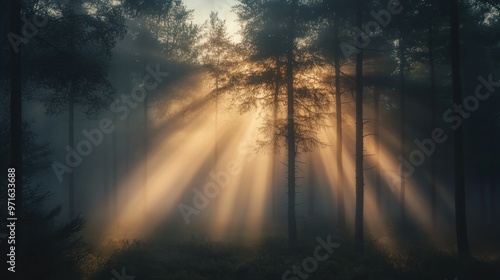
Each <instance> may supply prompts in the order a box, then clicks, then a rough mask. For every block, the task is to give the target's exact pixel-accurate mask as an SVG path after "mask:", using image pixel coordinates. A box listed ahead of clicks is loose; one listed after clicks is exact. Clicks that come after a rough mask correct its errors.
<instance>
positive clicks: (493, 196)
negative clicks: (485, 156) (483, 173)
mask: <svg viewBox="0 0 500 280" xmlns="http://www.w3.org/2000/svg"><path fill="white" fill-rule="evenodd" d="M490 162H491V164H490V168H491V169H490V207H491V208H490V210H491V213H490V216H491V217H490V218H491V221H492V222H494V221H495V220H496V205H497V204H496V201H497V189H496V188H497V187H498V186H497V184H498V179H497V178H498V177H497V176H498V175H497V174H496V172H497V170H498V169H497V168H498V164H497V163H496V161H495V160H494V159H493V157H490Z"/></svg>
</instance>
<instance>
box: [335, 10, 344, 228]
mask: <svg viewBox="0 0 500 280" xmlns="http://www.w3.org/2000/svg"><path fill="white" fill-rule="evenodd" d="M333 24H334V30H333V32H334V33H333V37H334V42H335V50H334V54H333V55H334V58H333V60H334V64H335V112H336V113H337V118H336V121H337V143H336V144H337V190H338V198H337V203H338V205H337V209H338V210H337V224H338V227H339V229H341V230H343V229H345V204H344V185H343V184H344V166H343V165H342V149H343V144H342V98H341V88H340V50H339V45H340V44H338V42H339V28H340V27H339V25H340V19H339V15H338V13H337V14H336V15H335V18H334V23H333Z"/></svg>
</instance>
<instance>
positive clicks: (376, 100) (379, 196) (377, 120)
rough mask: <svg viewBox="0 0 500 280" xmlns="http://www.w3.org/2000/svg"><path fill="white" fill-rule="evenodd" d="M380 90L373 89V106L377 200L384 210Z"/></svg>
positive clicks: (378, 206) (380, 208)
mask: <svg viewBox="0 0 500 280" xmlns="http://www.w3.org/2000/svg"><path fill="white" fill-rule="evenodd" d="M379 101H380V92H379V91H378V89H377V88H376V87H375V88H374V91H373V107H374V112H375V113H374V114H375V118H374V119H375V124H374V125H375V132H374V134H375V157H376V158H375V161H376V164H375V195H376V200H377V209H378V210H379V211H381V210H382V187H381V179H380V177H381V176H380V173H381V172H382V167H381V166H380V112H379V110H380V106H379Z"/></svg>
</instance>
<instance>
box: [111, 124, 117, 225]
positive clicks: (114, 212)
mask: <svg viewBox="0 0 500 280" xmlns="http://www.w3.org/2000/svg"><path fill="white" fill-rule="evenodd" d="M114 123H115V124H116V123H117V117H116V114H114ZM117 130H118V127H117V128H116V129H115V130H114V131H113V136H112V137H113V139H112V145H113V173H112V177H113V182H112V186H111V192H112V207H113V208H112V218H113V219H114V220H116V218H117V214H118V158H117V157H118V152H117V147H116V144H117V138H118V137H117V133H118V132H117Z"/></svg>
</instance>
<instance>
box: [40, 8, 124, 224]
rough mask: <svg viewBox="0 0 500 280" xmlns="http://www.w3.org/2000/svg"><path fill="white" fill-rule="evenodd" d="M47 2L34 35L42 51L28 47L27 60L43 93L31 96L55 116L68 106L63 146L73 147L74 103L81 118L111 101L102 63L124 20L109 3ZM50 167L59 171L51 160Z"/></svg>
mask: <svg viewBox="0 0 500 280" xmlns="http://www.w3.org/2000/svg"><path fill="white" fill-rule="evenodd" d="M50 4H51V5H47V6H45V7H44V8H45V9H46V10H44V12H45V13H46V14H45V16H46V17H48V24H47V26H46V27H45V28H43V29H41V30H40V32H39V33H38V34H37V39H39V41H40V42H41V44H42V45H44V46H45V47H44V48H41V49H42V50H43V52H42V51H39V50H34V51H33V52H34V53H35V58H34V61H33V62H34V64H35V65H37V66H39V67H37V68H35V69H34V70H33V72H34V73H35V75H34V76H35V80H36V81H35V82H36V83H37V84H38V85H40V88H43V89H45V91H43V94H37V95H34V96H33V97H34V98H35V99H36V100H40V101H41V102H42V103H43V104H44V105H45V106H46V107H47V111H48V113H49V114H52V115H59V114H61V113H62V112H63V110H65V109H68V147H69V149H73V151H74V150H75V148H76V147H75V146H74V144H75V143H74V118H75V111H76V110H77V108H78V106H81V109H83V111H84V113H86V114H87V116H95V115H96V114H97V112H99V111H100V110H102V109H103V108H105V107H106V106H108V105H109V104H110V103H111V101H112V97H113V95H114V92H115V90H114V89H113V87H112V86H111V84H110V83H109V81H108V80H107V67H108V62H109V59H110V57H111V49H112V48H113V47H114V45H115V43H116V39H117V38H120V37H122V36H123V35H124V33H125V25H124V18H123V16H122V13H121V11H120V10H119V9H118V8H117V7H115V6H114V4H113V2H112V1H91V0H88V1H80V0H71V1H69V2H68V3H64V4H61V3H50ZM49 11H50V12H49ZM56 11H57V13H56ZM61 34H66V36H60V35H61ZM47 46H48V48H47ZM53 168H54V170H55V171H56V173H60V172H61V171H60V170H59V171H57V168H58V167H57V165H56V163H55V162H54V165H53ZM59 168H60V167H59ZM74 178H75V171H74V170H72V172H69V176H68V188H69V190H68V200H69V203H68V208H69V212H68V214H69V217H70V220H72V219H73V218H74V217H75V205H74V197H75V181H74Z"/></svg>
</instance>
